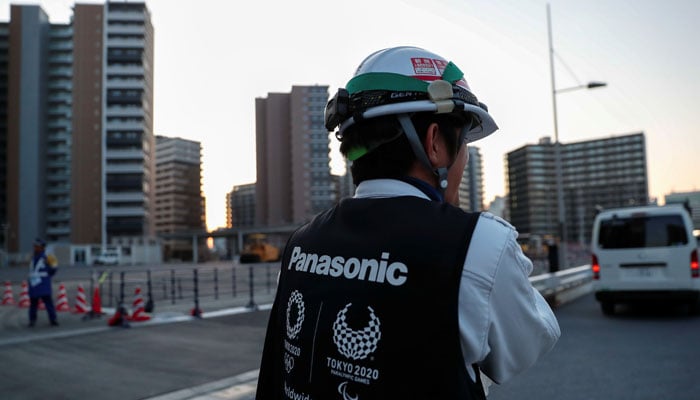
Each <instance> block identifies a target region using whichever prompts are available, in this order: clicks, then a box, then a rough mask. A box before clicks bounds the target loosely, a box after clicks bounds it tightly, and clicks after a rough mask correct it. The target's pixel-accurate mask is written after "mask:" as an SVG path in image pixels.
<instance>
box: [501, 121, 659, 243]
mask: <svg viewBox="0 0 700 400" xmlns="http://www.w3.org/2000/svg"><path fill="white" fill-rule="evenodd" d="M561 153H562V177H563V189H564V206H565V218H566V224H567V241H568V242H578V243H581V244H586V243H588V242H589V241H590V237H591V224H592V222H593V218H594V217H595V214H596V213H597V212H598V211H599V210H600V209H605V208H612V207H624V206H631V205H646V204H648V202H649V189H648V179H647V164H646V146H645V140H644V133H635V134H630V135H623V136H613V137H609V138H605V139H598V140H587V141H582V142H576V143H569V144H561ZM555 170H556V169H555V164H554V143H552V142H551V141H550V140H549V138H545V139H542V140H540V142H539V143H538V144H536V145H526V146H523V147H521V148H519V149H516V150H513V151H511V152H509V153H508V154H507V156H506V171H507V180H508V181H507V186H508V211H509V214H510V222H511V223H512V224H513V225H514V226H515V227H516V228H517V229H518V231H519V232H520V233H523V234H529V235H538V236H541V237H546V236H549V237H552V238H554V237H557V236H558V217H557V216H558V211H557V197H556V196H557V190H556V176H555Z"/></svg>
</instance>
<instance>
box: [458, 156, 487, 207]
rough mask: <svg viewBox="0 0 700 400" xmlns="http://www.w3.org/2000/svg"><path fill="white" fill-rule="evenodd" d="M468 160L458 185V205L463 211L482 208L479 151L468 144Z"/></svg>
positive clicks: (481, 173)
mask: <svg viewBox="0 0 700 400" xmlns="http://www.w3.org/2000/svg"><path fill="white" fill-rule="evenodd" d="M467 149H468V150H469V161H467V165H465V167H464V174H463V175H462V183H461V184H460V186H459V207H460V208H461V209H463V210H465V211H481V210H483V209H484V169H483V161H482V158H481V151H480V150H479V148H478V147H474V146H468V147H467Z"/></svg>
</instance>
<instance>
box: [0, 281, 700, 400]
mask: <svg viewBox="0 0 700 400" xmlns="http://www.w3.org/2000/svg"><path fill="white" fill-rule="evenodd" d="M265 300H269V298H268V299H265ZM267 303H269V301H261V302H260V303H259V304H267ZM179 305H180V304H179V303H178V304H177V306H179ZM216 307H218V308H221V304H217V305H216ZM236 307H239V308H238V309H239V310H241V309H242V307H240V305H237V306H236ZM163 308H164V307H157V309H158V310H161V311H159V313H158V314H157V315H156V317H157V318H154V321H151V322H148V323H143V324H139V323H132V325H131V328H128V329H125V328H114V327H107V325H106V319H107V318H108V317H109V315H105V316H104V317H103V318H98V319H91V320H86V321H85V320H82V319H81V317H80V316H79V315H72V314H60V316H59V320H60V321H61V326H60V327H58V328H51V327H49V326H48V323H47V321H46V316H45V312H40V314H39V323H38V325H37V326H36V327H35V328H34V329H29V328H26V327H25V324H26V309H17V308H16V307H5V306H3V307H0V360H1V362H0V366H1V367H2V368H3V371H2V373H0V391H1V393H0V398H1V399H9V400H13V399H22V400H25V399H26V400H31V399H59V400H60V399H71V400H72V399H88V398H89V399H95V398H97V399H105V400H111V399H115V400H116V399H119V400H131V399H134V400H136V399H146V398H150V397H153V396H158V395H163V394H167V393H172V392H176V391H178V390H181V389H186V388H191V387H196V386H200V385H204V384H207V383H211V382H217V381H221V380H224V379H226V378H230V377H233V376H237V375H240V374H243V373H246V372H249V371H254V370H256V369H257V368H258V366H259V361H260V360H259V358H260V352H261V349H262V343H263V339H264V330H265V324H266V322H267V318H268V312H267V311H254V312H244V313H241V314H236V315H225V316H215V313H216V311H215V310H216V308H215V306H214V304H212V305H205V307H204V308H205V311H206V312H205V315H204V318H203V319H195V318H191V317H187V316H186V312H184V311H186V310H184V311H176V310H162V309H163ZM618 311H619V313H618V314H617V315H615V316H613V317H606V316H603V314H602V313H601V311H600V308H599V305H598V303H597V302H596V301H595V299H594V298H593V295H592V294H586V295H584V296H582V297H580V298H578V299H576V300H573V301H571V302H569V303H567V304H564V305H562V306H560V307H558V308H557V309H556V310H555V313H556V315H557V318H558V319H559V322H560V325H561V328H562V338H561V339H560V341H559V342H558V343H557V345H556V346H555V348H554V350H553V351H552V352H551V353H549V354H548V355H546V356H545V357H544V359H543V360H541V361H540V362H539V363H538V364H537V365H536V366H534V367H533V368H532V369H530V370H529V371H527V372H525V373H523V374H521V375H519V376H517V377H515V378H514V379H512V380H511V381H510V382H507V383H506V384H504V385H501V386H495V387H492V388H491V393H490V395H489V399H491V400H501V399H513V398H522V399H552V400H554V399H557V400H578V399H581V400H584V399H585V400H590V399H635V400H637V399H654V400H656V399H674V400H676V399H677V400H686V399H687V400H691V399H693V400H695V399H698V398H700V379H698V378H697V371H698V367H699V366H700V361H698V360H700V346H698V335H699V333H700V317H697V316H692V317H691V316H688V315H687V314H686V312H685V309H684V308H682V307H679V308H669V307H662V306H657V307H637V308H620V309H619V310H618ZM175 320H179V321H182V322H173V321H175ZM160 322H163V323H160ZM207 398H208V397H207ZM222 398H223V397H222Z"/></svg>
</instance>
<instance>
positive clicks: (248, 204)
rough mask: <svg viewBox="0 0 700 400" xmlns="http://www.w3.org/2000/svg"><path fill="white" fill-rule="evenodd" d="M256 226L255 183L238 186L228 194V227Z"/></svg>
mask: <svg viewBox="0 0 700 400" xmlns="http://www.w3.org/2000/svg"><path fill="white" fill-rule="evenodd" d="M252 226H255V183H248V184H245V185H236V186H234V187H233V190H231V191H230V192H229V193H227V194H226V227H227V228H249V227H252Z"/></svg>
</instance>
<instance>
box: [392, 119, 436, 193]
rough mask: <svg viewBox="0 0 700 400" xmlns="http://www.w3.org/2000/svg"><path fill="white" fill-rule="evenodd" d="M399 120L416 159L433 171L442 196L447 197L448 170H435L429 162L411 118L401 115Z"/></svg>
mask: <svg viewBox="0 0 700 400" xmlns="http://www.w3.org/2000/svg"><path fill="white" fill-rule="evenodd" d="M397 118H398V119H399V123H400V124H401V128H403V131H404V133H406V138H408V143H410V144H411V148H412V149H413V153H414V154H415V155H416V157H418V161H420V163H421V164H423V166H425V167H426V168H427V169H428V171H431V172H432V173H433V174H434V175H435V176H436V177H437V178H438V188H437V189H438V190H439V191H440V194H441V195H442V196H443V197H445V189H447V168H445V167H439V168H437V169H436V168H433V165H432V164H431V163H430V160H428V155H427V154H425V149H424V148H423V144H422V143H421V141H420V138H418V134H417V133H416V128H415V127H414V126H413V122H411V118H409V116H408V114H399V115H397Z"/></svg>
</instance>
